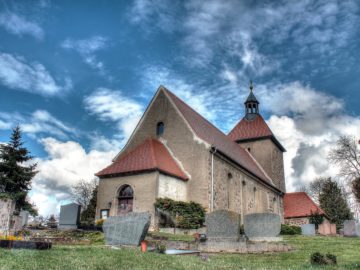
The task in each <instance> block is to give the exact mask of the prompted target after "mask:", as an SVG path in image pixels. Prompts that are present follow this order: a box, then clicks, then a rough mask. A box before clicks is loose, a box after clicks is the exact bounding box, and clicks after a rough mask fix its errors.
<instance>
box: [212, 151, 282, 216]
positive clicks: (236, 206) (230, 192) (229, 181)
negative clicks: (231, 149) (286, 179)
mask: <svg viewBox="0 0 360 270" xmlns="http://www.w3.org/2000/svg"><path fill="white" fill-rule="evenodd" d="M209 196H210V197H211V187H210V188H209ZM217 209H229V210H231V211H234V212H237V213H240V214H241V217H242V218H241V219H242V220H241V222H243V216H244V215H245V214H249V213H261V212H274V213H277V214H279V215H280V216H281V217H282V216H283V210H282V197H280V196H278V194H277V193H275V192H274V191H272V190H271V189H270V188H268V187H266V186H265V185H263V184H261V183H259V182H258V181H256V180H255V179H254V178H252V177H251V176H249V175H247V174H246V173H245V172H242V171H241V170H240V169H238V168H237V167H234V166H233V165H231V164H229V163H228V162H227V161H225V160H223V159H222V158H220V157H218V156H216V155H215V156H214V210H217Z"/></svg>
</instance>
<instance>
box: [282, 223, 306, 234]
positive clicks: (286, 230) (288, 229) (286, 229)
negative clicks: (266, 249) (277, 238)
mask: <svg viewBox="0 0 360 270" xmlns="http://www.w3.org/2000/svg"><path fill="white" fill-rule="evenodd" d="M280 234H282V235H295V234H301V228H300V227H298V226H290V225H286V224H281V231H280Z"/></svg>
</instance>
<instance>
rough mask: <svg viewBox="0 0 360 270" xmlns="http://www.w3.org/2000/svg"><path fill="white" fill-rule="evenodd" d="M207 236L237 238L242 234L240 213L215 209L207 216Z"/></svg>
mask: <svg viewBox="0 0 360 270" xmlns="http://www.w3.org/2000/svg"><path fill="white" fill-rule="evenodd" d="M205 224H206V232H207V233H206V236H207V238H235V239H238V238H239V236H240V215H239V214H238V213H236V212H232V211H227V210H215V211H213V212H211V213H209V214H207V215H206V217H205Z"/></svg>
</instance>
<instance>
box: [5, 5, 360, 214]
mask: <svg viewBox="0 0 360 270" xmlns="http://www.w3.org/2000/svg"><path fill="white" fill-rule="evenodd" d="M359 8H360V4H359V3H358V1H355V0H354V1H334V0H331V1H296V2H295V1H157V0H153V1H150V0H138V1H76V2H74V1H45V0H44V1H6V0H3V1H1V2H0V37H1V39H0V142H6V141H8V138H9V135H10V132H11V128H12V127H14V126H15V125H16V124H20V125H21V126H22V128H23V131H24V133H25V135H24V139H25V140H26V145H27V146H28V147H29V149H30V150H31V153H32V154H33V155H34V156H35V157H36V161H37V162H38V163H39V170H40V172H39V174H38V175H37V176H36V178H35V180H34V184H33V191H32V192H31V198H32V200H33V201H34V202H36V203H37V205H38V207H39V209H40V212H41V213H42V214H44V215H47V214H49V213H52V212H54V211H56V209H58V205H59V204H61V203H63V202H66V201H68V200H69V199H70V187H71V185H72V184H73V183H75V182H76V181H78V180H79V179H86V180H91V178H92V177H93V173H94V172H96V171H97V170H98V169H100V168H102V167H103V166H105V165H106V164H108V163H109V162H110V160H111V158H112V157H113V156H114V155H116V153H117V152H118V151H119V150H120V149H121V146H122V145H123V144H124V143H125V142H126V139H127V138H128V136H129V135H130V133H131V131H132V129H133V127H134V126H135V125H136V123H137V121H138V119H139V118H140V117H141V115H142V113H143V112H144V110H145V108H146V106H147V104H148V103H149V101H150V99H151V97H152V96H153V94H154V93H155V91H156V89H157V88H158V86H159V85H160V84H162V85H165V86H166V87H168V88H169V89H170V90H172V91H173V92H174V93H176V94H177V95H178V96H180V97H181V98H182V99H183V100H184V101H185V102H187V103H188V104H190V105H191V106H192V107H193V108H194V109H196V110H197V111H198V112H200V113H201V114H202V115H203V116H205V117H206V118H207V119H209V120H210V121H211V122H213V123H214V124H215V125H216V126H217V127H219V128H220V129H221V130H222V131H224V132H226V133H227V132H228V131H229V130H230V129H231V128H232V127H233V126H234V125H235V124H236V122H237V121H238V120H239V119H240V118H241V117H242V116H243V101H244V99H245V97H246V95H247V94H248V82H249V80H250V79H252V80H253V81H254V85H255V89H254V91H255V94H256V95H257V97H258V99H259V100H260V102H261V105H260V106H261V107H260V109H261V113H262V114H263V116H264V117H265V119H266V120H267V122H268V124H269V125H270V127H271V128H272V130H273V131H274V133H275V134H276V136H277V137H278V139H279V140H280V141H281V142H282V143H283V145H284V146H285V147H286V148H287V150H288V151H287V153H286V155H285V170H286V177H287V188H288V190H295V189H296V188H297V187H299V186H300V185H302V184H303V183H307V182H309V181H311V180H312V179H313V178H314V177H317V176H329V175H336V168H333V167H331V166H329V165H328V163H327V161H326V155H327V152H328V151H329V149H330V148H331V146H332V145H333V143H334V142H335V141H336V139H337V138H338V137H339V136H340V135H345V134H349V135H353V136H355V137H360V129H359V127H360V107H359V106H358V102H359V100H360V91H359V86H360V76H358V74H360V64H359V63H360V33H359V31H360V30H359V29H360V27H359V25H360V11H359ZM45 205H46V206H45Z"/></svg>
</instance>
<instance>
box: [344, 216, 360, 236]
mask: <svg viewBox="0 0 360 270" xmlns="http://www.w3.org/2000/svg"><path fill="white" fill-rule="evenodd" d="M344 236H360V224H359V223H357V222H356V221H355V220H345V221H344Z"/></svg>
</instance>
